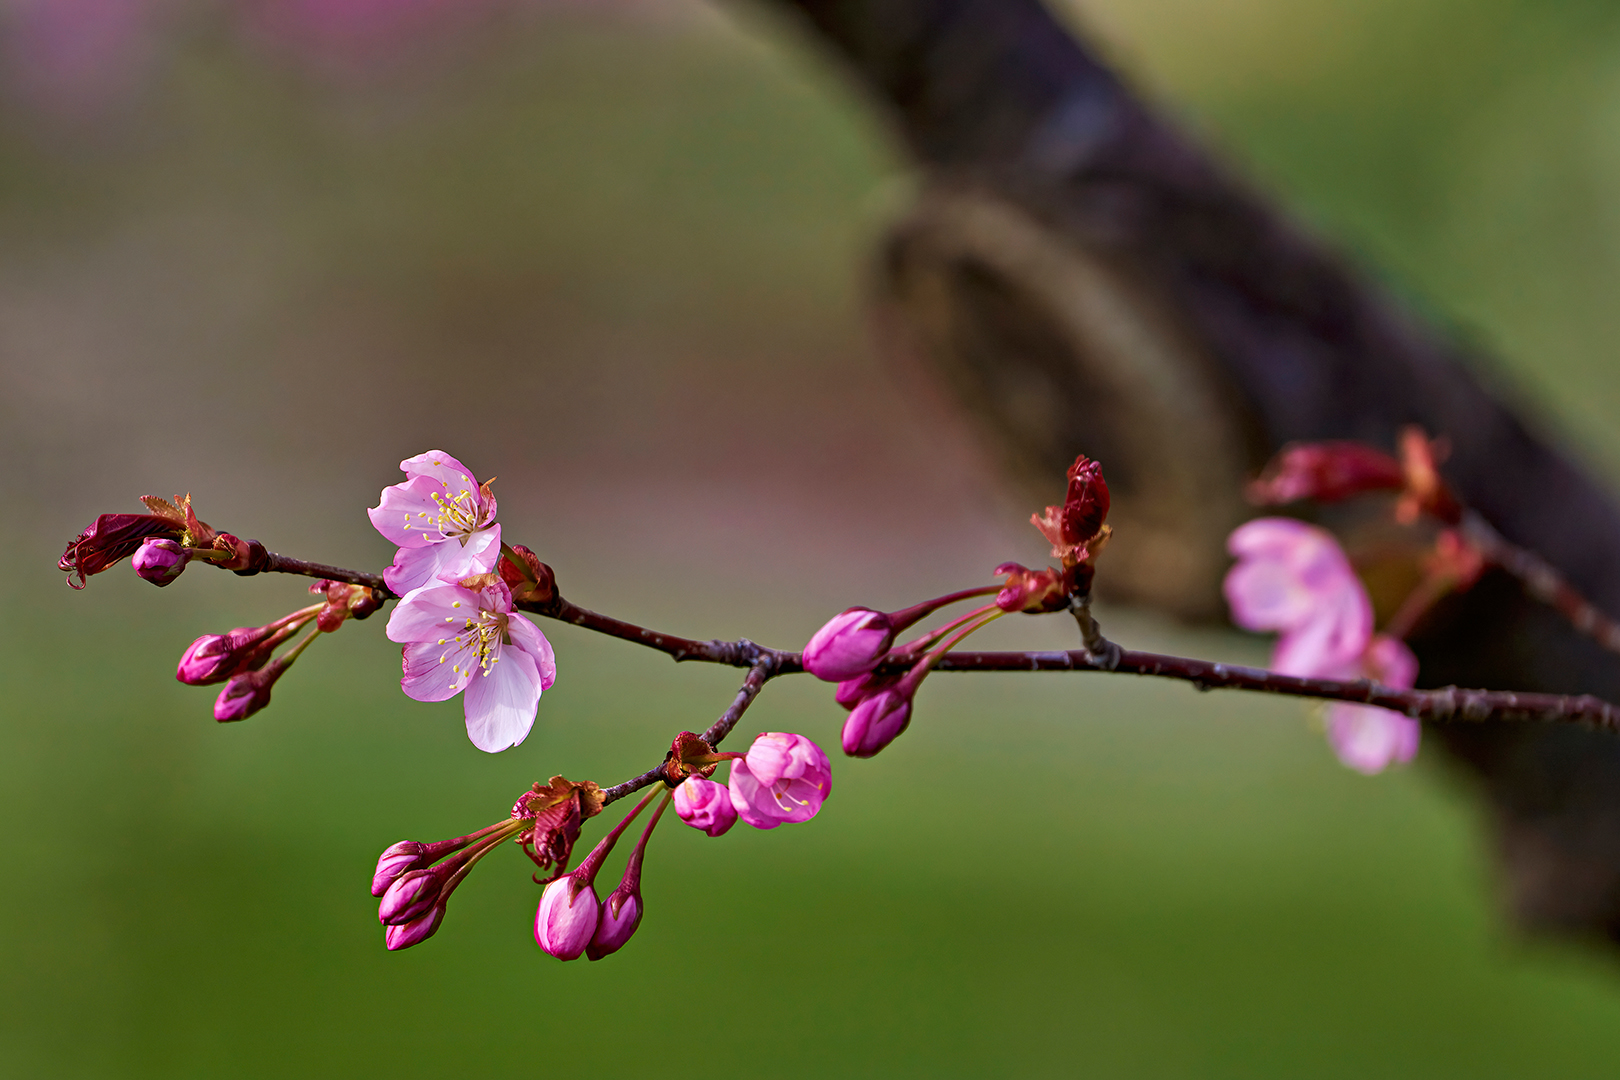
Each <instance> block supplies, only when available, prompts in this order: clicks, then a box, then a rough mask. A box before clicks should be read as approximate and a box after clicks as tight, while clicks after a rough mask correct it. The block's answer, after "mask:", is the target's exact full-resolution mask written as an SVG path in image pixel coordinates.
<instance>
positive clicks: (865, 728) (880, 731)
mask: <svg viewBox="0 0 1620 1080" xmlns="http://www.w3.org/2000/svg"><path fill="white" fill-rule="evenodd" d="M910 723H911V697H910V695H908V694H904V693H902V692H901V691H900V690H898V689H893V688H890V689H886V690H880V691H879V692H877V693H875V694H870V695H868V696H867V697H865V698H863V699H862V700H861V702H860V704H858V705H856V706H855V708H854V711H852V712H851V713H850V714H849V719H848V720H846V721H844V737H843V738H844V753H846V754H848V755H850V756H851V757H860V758H869V757H872V756H873V755H875V754H876V753H877V752H878V751H879V750H882V749H883V748H884V747H885V746H888V745H889V744H890V743H892V742H893V741H894V740H895V739H896V738H897V737H899V735H900V733H901V732H902V731H904V730H906V726H907V725H908V724H910Z"/></svg>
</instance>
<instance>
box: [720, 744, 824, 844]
mask: <svg viewBox="0 0 1620 1080" xmlns="http://www.w3.org/2000/svg"><path fill="white" fill-rule="evenodd" d="M831 792H832V766H831V765H830V764H829V763H828V761H827V755H826V754H825V753H824V752H823V751H822V749H821V747H819V746H817V745H816V744H815V743H813V742H811V741H810V740H809V739H807V738H805V737H804V736H803V735H792V734H789V733H787V732H782V731H767V732H765V733H764V734H763V735H761V736H759V738H757V739H755V740H754V745H753V746H750V747H749V748H748V754H747V756H746V757H743V758H740V759H734V760H733V761H732V762H731V805H732V806H733V807H734V808H736V811H737V816H738V817H740V818H742V819H743V820H744V821H746V822H748V824H750V825H752V826H753V827H754V828H756V829H774V828H776V827H777V826H778V825H782V824H788V823H792V822H799V821H809V820H810V819H811V818H813V817H815V816H816V814H817V813H819V812H820V811H821V804H822V803H823V802H824V801H825V800H826V798H827V796H828V795H829V794H830V793H831Z"/></svg>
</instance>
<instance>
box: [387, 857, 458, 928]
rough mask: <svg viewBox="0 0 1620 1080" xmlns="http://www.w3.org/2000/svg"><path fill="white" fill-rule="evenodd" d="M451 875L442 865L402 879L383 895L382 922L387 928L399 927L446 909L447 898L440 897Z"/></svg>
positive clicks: (409, 874)
mask: <svg viewBox="0 0 1620 1080" xmlns="http://www.w3.org/2000/svg"><path fill="white" fill-rule="evenodd" d="M451 869H454V868H453V867H452V868H451ZM448 875H449V871H447V870H446V869H445V868H444V866H442V865H441V866H436V867H433V868H432V869H430V870H408V871H406V872H405V873H403V874H401V875H399V877H397V878H395V879H394V883H393V884H392V885H390V886H388V888H387V889H386V890H384V891H383V896H382V903H381V904H379V905H377V919H378V921H380V922H381V923H383V925H385V926H399V925H402V924H404V923H408V922H411V921H413V920H415V919H419V918H421V917H422V916H423V915H425V914H427V913H428V911H429V910H431V909H432V908H435V907H441V906H443V903H444V900H445V899H446V898H445V897H443V896H441V895H440V894H441V893H442V891H443V889H444V881H445V878H446V877H447V876H448Z"/></svg>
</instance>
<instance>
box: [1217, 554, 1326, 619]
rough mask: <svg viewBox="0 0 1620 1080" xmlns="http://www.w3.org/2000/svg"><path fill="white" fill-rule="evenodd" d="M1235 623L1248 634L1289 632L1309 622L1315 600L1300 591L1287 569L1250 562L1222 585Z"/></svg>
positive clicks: (1237, 568)
mask: <svg viewBox="0 0 1620 1080" xmlns="http://www.w3.org/2000/svg"><path fill="white" fill-rule="evenodd" d="M1221 591H1222V592H1224V593H1225V594H1226V602H1227V604H1229V605H1230V606H1231V608H1232V621H1233V622H1235V623H1237V624H1238V625H1239V626H1241V627H1243V628H1244V629H1245V630H1288V629H1292V628H1293V627H1296V626H1299V625H1301V624H1303V623H1304V622H1306V621H1307V620H1308V619H1309V618H1310V614H1311V609H1312V607H1313V606H1314V605H1315V599H1316V598H1315V597H1314V596H1312V595H1311V594H1310V593H1309V592H1307V591H1306V590H1305V589H1303V588H1300V587H1299V579H1298V576H1297V575H1296V574H1294V573H1293V571H1292V568H1290V567H1288V566H1287V565H1285V564H1283V563H1281V562H1277V561H1272V560H1266V559H1250V560H1247V561H1244V562H1240V563H1238V564H1237V565H1236V566H1234V567H1232V569H1231V571H1230V572H1229V573H1228V574H1227V575H1226V580H1225V581H1224V582H1223V583H1222V585H1221Z"/></svg>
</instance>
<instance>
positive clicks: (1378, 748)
mask: <svg viewBox="0 0 1620 1080" xmlns="http://www.w3.org/2000/svg"><path fill="white" fill-rule="evenodd" d="M1227 550H1228V551H1230V552H1231V553H1232V554H1233V555H1235V556H1236V557H1237V559H1238V564H1237V565H1236V566H1234V567H1233V568H1232V569H1231V571H1230V572H1229V573H1228V574H1227V575H1226V582H1225V585H1224V589H1225V592H1226V599H1227V603H1229V604H1230V605H1231V607H1232V621H1233V622H1235V623H1237V624H1238V625H1239V626H1242V627H1244V628H1246V629H1249V630H1272V631H1277V632H1278V633H1279V634H1280V635H1281V636H1279V637H1278V639H1277V644H1276V647H1275V648H1274V649H1273V651H1272V657H1271V668H1272V670H1273V671H1277V672H1280V673H1281V674H1284V675H1296V676H1300V677H1302V678H1320V679H1372V680H1374V681H1376V682H1381V683H1383V684H1385V685H1386V686H1395V687H1401V688H1403V689H1404V688H1407V687H1410V686H1412V685H1413V683H1414V682H1415V681H1416V679H1417V666H1418V665H1417V658H1416V657H1415V656H1413V655H1412V651H1411V650H1410V649H1408V648H1407V647H1406V645H1405V644H1403V643H1402V642H1400V641H1398V640H1397V639H1395V638H1392V637H1388V636H1386V635H1383V634H1379V635H1374V634H1373V611H1372V601H1371V600H1370V599H1369V598H1368V596H1367V590H1366V588H1365V587H1364V586H1363V585H1362V584H1361V579H1360V578H1358V577H1356V572H1355V570H1354V569H1353V568H1352V567H1351V565H1350V560H1349V558H1347V557H1346V556H1345V554H1344V550H1343V549H1342V548H1341V547H1340V546H1339V542H1338V541H1337V540H1335V539H1334V538H1333V535H1332V534H1331V533H1329V532H1327V531H1326V530H1325V529H1319V528H1317V527H1316V526H1314V525H1307V524H1305V523H1304V522H1302V521H1295V520H1293V519H1292V518H1259V519H1256V520H1254V521H1251V522H1249V523H1247V524H1245V525H1241V526H1239V527H1238V528H1237V529H1235V530H1234V531H1233V532H1232V535H1231V537H1229V538H1228V540H1227ZM1421 731H1422V729H1421V727H1420V725H1419V724H1418V722H1417V721H1416V720H1413V719H1411V718H1410V717H1407V716H1403V715H1402V714H1400V713H1397V712H1391V711H1390V710H1388V709H1379V708H1375V707H1373V706H1369V705H1353V704H1350V703H1348V702H1334V703H1332V704H1331V705H1329V706H1328V709H1327V735H1328V743H1329V745H1331V746H1332V747H1333V751H1334V753H1335V754H1337V755H1338V757H1339V760H1340V761H1341V762H1343V763H1344V764H1345V765H1347V766H1349V767H1350V768H1352V769H1355V770H1356V771H1358V772H1363V773H1369V774H1370V773H1377V772H1381V771H1383V770H1384V769H1385V768H1387V767H1388V766H1390V765H1393V764H1399V763H1404V762H1407V761H1410V760H1411V759H1412V757H1413V755H1414V754H1416V753H1417V747H1418V741H1419V738H1420V736H1421Z"/></svg>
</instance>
